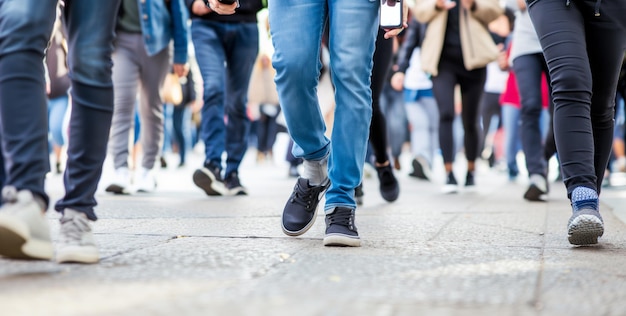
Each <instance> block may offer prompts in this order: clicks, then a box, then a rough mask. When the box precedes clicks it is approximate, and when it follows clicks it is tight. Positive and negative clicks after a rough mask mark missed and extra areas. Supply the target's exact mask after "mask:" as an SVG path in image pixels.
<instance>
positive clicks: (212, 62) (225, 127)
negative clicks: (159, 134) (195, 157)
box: [191, 19, 259, 177]
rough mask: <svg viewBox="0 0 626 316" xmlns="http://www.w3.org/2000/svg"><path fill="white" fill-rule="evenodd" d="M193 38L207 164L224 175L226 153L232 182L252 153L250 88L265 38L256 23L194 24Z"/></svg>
mask: <svg viewBox="0 0 626 316" xmlns="http://www.w3.org/2000/svg"><path fill="white" fill-rule="evenodd" d="M191 35H192V39H193V44H194V47H195V52H196V59H197V60H198V66H199V67H200V73H201V74H202V80H203V81H204V106H203V107H202V112H201V114H202V121H201V125H200V137H201V139H202V140H203V141H204V146H205V162H204V164H205V165H209V164H213V165H216V166H219V167H220V169H221V166H222V153H223V152H224V150H226V154H227V158H226V171H225V173H224V176H225V177H226V176H228V175H229V174H230V173H232V172H235V171H237V170H238V169H239V165H240V164H241V160H242V159H243V156H244V154H245V153H246V149H247V148H248V133H249V131H250V119H249V118H248V115H247V113H246V104H247V101H248V83H249V81H250V75H251V74H252V67H253V66H254V62H255V60H256V56H257V54H258V52H259V32H258V28H257V24H256V23H224V22H215V21H206V20H201V19H194V20H192V23H191ZM224 63H226V66H224ZM224 116H226V121H227V123H225V122H224Z"/></svg>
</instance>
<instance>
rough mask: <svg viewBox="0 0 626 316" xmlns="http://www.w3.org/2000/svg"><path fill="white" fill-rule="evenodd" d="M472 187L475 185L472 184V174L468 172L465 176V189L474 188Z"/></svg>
mask: <svg viewBox="0 0 626 316" xmlns="http://www.w3.org/2000/svg"><path fill="white" fill-rule="evenodd" d="M474 185H476V183H474V172H473V171H468V172H467V175H466V176H465V187H466V188H468V187H474Z"/></svg>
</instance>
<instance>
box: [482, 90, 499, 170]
mask: <svg viewBox="0 0 626 316" xmlns="http://www.w3.org/2000/svg"><path fill="white" fill-rule="evenodd" d="M501 116H502V115H501V114H500V94H499V93H495V92H487V91H485V92H483V96H482V98H481V100H480V117H481V125H482V130H481V131H482V132H481V134H480V135H481V138H480V144H479V146H478V148H479V150H480V152H479V155H480V156H481V157H482V158H483V159H486V160H489V166H490V167H491V166H492V165H493V163H494V161H493V160H491V159H495V157H494V156H495V152H494V151H495V150H494V144H493V138H494V137H493V136H494V134H495V133H496V131H497V129H498V126H496V128H495V129H494V128H492V126H491V125H492V124H494V123H495V124H497V125H500V124H501V123H502V120H501V118H502V117H501Z"/></svg>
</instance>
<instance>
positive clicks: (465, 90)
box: [413, 0, 503, 193]
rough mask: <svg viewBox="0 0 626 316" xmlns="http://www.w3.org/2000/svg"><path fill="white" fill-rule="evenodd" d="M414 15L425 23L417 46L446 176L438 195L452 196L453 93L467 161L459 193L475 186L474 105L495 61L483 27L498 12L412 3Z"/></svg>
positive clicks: (480, 0)
mask: <svg viewBox="0 0 626 316" xmlns="http://www.w3.org/2000/svg"><path fill="white" fill-rule="evenodd" d="M413 12H414V14H415V17H416V18H417V20H418V21H420V22H422V23H428V28H427V29H426V35H425V37H424V42H423V44H422V67H423V69H424V71H426V72H427V73H429V74H431V75H432V83H433V93H434V95H435V99H436V100H437V106H438V107H439V143H440V147H441V151H442V155H443V161H444V168H445V172H446V184H445V186H444V188H443V192H444V193H455V192H457V190H458V187H457V185H458V183H457V180H456V177H455V175H454V172H453V170H452V169H453V163H454V160H455V146H454V133H453V122H454V118H455V108H454V105H455V104H454V102H455V100H454V96H455V87H456V85H457V84H458V85H459V86H460V88H461V103H462V112H461V117H462V120H463V130H464V142H463V143H464V149H465V158H466V159H467V173H466V176H465V187H466V188H471V187H473V186H474V185H475V182H474V171H475V161H476V158H477V157H478V155H479V144H480V126H479V120H478V118H479V113H480V111H479V110H480V109H479V104H480V99H481V97H482V94H483V89H484V85H485V79H486V75H487V71H486V65H487V64H488V63H489V62H491V61H494V60H496V58H497V57H498V53H499V51H498V48H497V47H496V44H495V43H494V41H493V39H492V38H491V35H490V34H489V31H488V29H487V25H488V24H489V23H490V22H491V21H493V20H495V19H496V18H497V17H499V16H500V15H501V14H502V12H503V8H502V7H501V6H500V3H499V2H498V1H497V0H452V1H445V0H418V1H417V2H416V4H415V8H414V11H413Z"/></svg>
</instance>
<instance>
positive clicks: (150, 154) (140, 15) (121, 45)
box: [106, 0, 188, 194]
mask: <svg viewBox="0 0 626 316" xmlns="http://www.w3.org/2000/svg"><path fill="white" fill-rule="evenodd" d="M187 20H188V11H187V10H186V8H185V6H184V3H183V0H169V1H165V0H122V4H121V8H120V11H119V14H118V16H117V24H116V38H115V42H114V47H115V48H114V51H113V87H114V93H115V100H114V103H115V110H114V112H113V121H112V123H111V139H110V141H109V153H110V154H111V156H112V158H113V165H114V168H115V177H114V179H113V182H112V183H111V184H110V185H109V186H108V187H107V188H106V191H107V192H111V193H115V194H128V193H130V192H131V190H130V185H131V172H130V170H129V167H128V164H129V159H128V158H129V151H130V144H129V134H130V130H131V127H132V126H133V124H132V122H133V119H134V114H135V103H136V100H137V93H138V92H139V103H138V104H139V106H138V110H139V120H140V122H141V129H140V132H139V137H140V139H139V143H140V145H141V149H142V159H141V167H140V168H137V167H135V170H136V171H137V174H135V177H134V181H133V185H134V189H135V190H137V191H138V192H152V191H154V189H155V188H156V186H157V183H156V178H155V175H154V173H153V168H154V164H155V162H156V160H157V158H158V157H159V156H160V154H161V147H162V146H163V126H164V124H163V100H162V97H161V93H160V92H161V91H160V90H161V86H163V82H164V80H165V76H166V74H167V73H168V72H169V70H170V63H171V61H170V60H172V57H171V56H170V50H169V45H170V42H171V41H173V43H174V45H173V46H174V49H173V51H174V52H173V66H171V68H172V69H173V72H174V73H175V74H176V75H177V76H178V77H185V76H186V75H187V72H188V66H187V65H186V63H187V56H188V53H187V38H188V34H187V32H188V27H187Z"/></svg>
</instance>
